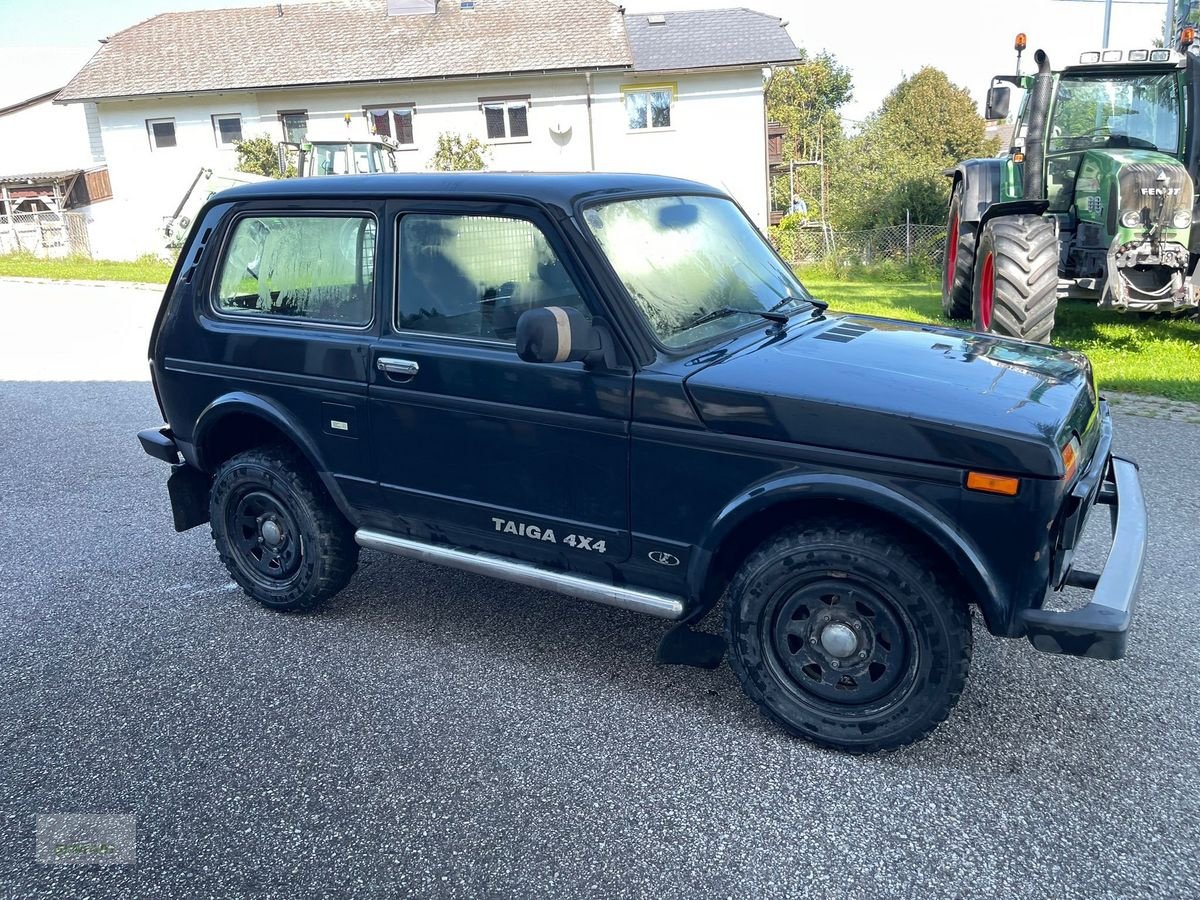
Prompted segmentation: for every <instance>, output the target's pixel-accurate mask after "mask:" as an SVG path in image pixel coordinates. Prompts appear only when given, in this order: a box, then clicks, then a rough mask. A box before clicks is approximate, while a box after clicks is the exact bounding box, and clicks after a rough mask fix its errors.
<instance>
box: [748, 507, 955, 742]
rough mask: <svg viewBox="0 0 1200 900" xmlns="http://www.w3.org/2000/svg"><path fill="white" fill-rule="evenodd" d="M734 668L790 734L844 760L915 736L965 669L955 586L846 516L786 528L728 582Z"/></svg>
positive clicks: (934, 718) (935, 716)
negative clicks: (839, 753)
mask: <svg viewBox="0 0 1200 900" xmlns="http://www.w3.org/2000/svg"><path fill="white" fill-rule="evenodd" d="M725 628H726V639H727V640H728V642H729V651H730V652H729V661H730V666H731V667H732V668H733V671H734V673H735V674H736V675H737V677H738V679H739V680H740V681H741V683H742V687H743V688H744V689H745V691H746V693H747V694H748V695H749V696H750V698H751V699H752V700H754V701H755V702H756V703H757V704H758V706H759V708H760V709H761V710H762V711H763V713H764V714H765V715H766V716H767V717H768V718H769V719H771V720H772V721H774V722H776V723H777V724H779V725H780V726H781V727H783V728H784V729H785V730H787V731H789V732H790V733H792V734H794V735H796V736H798V737H802V738H806V739H807V740H810V741H812V742H814V743H816V744H820V745H821V746H824V747H832V748H835V749H838V750H846V751H849V752H851V753H873V752H877V751H881V750H892V749H895V748H898V747H902V746H904V745H906V744H911V743H913V742H915V741H918V740H921V739H922V738H924V737H925V736H927V735H928V734H929V733H930V732H931V731H933V729H934V728H936V727H937V725H938V724H939V723H941V722H942V721H944V720H945V719H946V717H947V716H948V715H949V714H950V710H951V709H952V708H953V706H954V704H955V703H957V702H958V698H959V696H960V695H961V693H962V690H963V686H964V685H965V684H966V679H967V670H968V668H969V666H970V662H971V619H970V615H969V613H968V611H967V607H966V605H965V604H964V602H963V599H962V591H961V589H959V588H958V584H957V580H956V579H955V578H954V577H953V575H952V574H949V573H947V572H946V571H945V567H944V565H943V564H942V563H941V561H940V560H938V559H937V558H935V557H934V556H932V555H931V554H930V553H928V552H926V551H924V550H922V549H921V548H920V547H918V546H917V545H915V544H911V543H909V542H908V541H907V540H906V539H905V538H904V536H903V535H900V534H897V533H894V532H892V531H889V530H886V529H882V528H878V527H875V526H871V525H866V524H863V523H861V522H859V521H857V520H853V519H842V520H837V521H830V522H822V523H814V524H811V525H806V526H803V527H801V528H796V529H791V530H788V531H784V532H781V533H779V534H777V535H775V536H774V537H772V538H771V539H769V540H768V541H766V542H765V543H764V544H763V545H762V546H761V547H759V548H758V549H757V550H756V551H755V552H754V553H753V554H751V556H750V557H749V558H748V559H747V560H746V562H745V563H744V564H743V565H742V567H741V569H740V570H739V571H738V573H737V575H736V576H735V578H734V580H733V583H732V584H731V585H730V588H729V593H728V598H727V606H726V618H725Z"/></svg>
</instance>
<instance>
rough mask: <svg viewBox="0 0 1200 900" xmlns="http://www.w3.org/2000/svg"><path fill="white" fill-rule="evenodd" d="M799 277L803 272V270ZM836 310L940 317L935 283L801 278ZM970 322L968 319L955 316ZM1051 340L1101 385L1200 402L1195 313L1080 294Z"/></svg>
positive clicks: (1063, 306) (1063, 311)
mask: <svg viewBox="0 0 1200 900" xmlns="http://www.w3.org/2000/svg"><path fill="white" fill-rule="evenodd" d="M801 278H802V279H803V272H801ZM804 283H805V285H806V286H807V287H808V288H809V289H810V290H811V291H812V292H813V293H814V294H815V295H816V296H818V297H820V298H821V299H822V300H827V301H829V304H830V305H831V306H832V308H833V309H835V310H837V311H840V312H854V313H864V314H866V315H872V316H890V317H892V318H897V319H911V320H914V321H917V322H936V323H942V324H945V322H946V320H945V319H943V318H942V306H941V294H940V292H939V290H938V288H937V286H936V285H933V284H889V283H876V282H861V281H860V282H853V281H851V282H846V281H824V280H816V279H812V280H809V279H804ZM955 324H957V325H961V326H964V327H967V328H969V327H970V323H969V322H958V323H955ZM1052 340H1053V343H1055V344H1057V345H1060V346H1063V347H1070V348H1071V349H1072V350H1082V351H1083V352H1084V353H1086V354H1087V355H1088V356H1089V357H1090V358H1091V360H1092V364H1093V365H1094V366H1095V368H1096V378H1097V380H1098V381H1099V382H1100V386H1101V388H1102V389H1104V390H1111V391H1128V392H1129V393H1134V394H1154V395H1157V396H1160V397H1170V398H1171V399H1172V400H1192V401H1200V320H1195V319H1191V320H1184V319H1161V318H1154V319H1143V318H1141V317H1140V316H1137V315H1130V314H1122V313H1117V312H1112V311H1106V310H1099V309H1097V308H1096V306H1095V304H1092V303H1088V302H1086V301H1083V300H1064V301H1062V302H1061V303H1060V304H1059V307H1058V313H1057V316H1056V322H1055V326H1054V337H1053V339H1052Z"/></svg>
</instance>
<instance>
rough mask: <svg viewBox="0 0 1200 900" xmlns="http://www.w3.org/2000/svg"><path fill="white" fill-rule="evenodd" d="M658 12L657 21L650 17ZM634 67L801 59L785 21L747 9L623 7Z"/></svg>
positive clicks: (650, 69)
mask: <svg viewBox="0 0 1200 900" xmlns="http://www.w3.org/2000/svg"><path fill="white" fill-rule="evenodd" d="M653 18H662V19H665V20H666V22H665V23H664V24H661V25H653V24H651V19H653ZM625 29H626V31H627V32H628V34H629V46H630V49H631V50H632V51H633V67H634V68H635V69H637V70H638V71H641V72H653V71H666V70H673V69H707V68H718V67H722V66H742V65H759V64H763V63H794V62H799V61H800V59H801V55H800V50H799V49H798V48H797V47H796V45H795V43H794V42H793V41H792V38H791V36H790V35H789V34H788V33H787V29H786V28H784V27H783V22H782V20H780V19H777V18H775V17H774V16H768V15H766V14H764V13H760V12H755V11H754V10H750V9H743V8H737V9H712V10H694V11H686V12H665V13H636V14H635V13H626V15H625Z"/></svg>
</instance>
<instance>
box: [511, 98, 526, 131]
mask: <svg viewBox="0 0 1200 900" xmlns="http://www.w3.org/2000/svg"><path fill="white" fill-rule="evenodd" d="M508 136H509V137H529V107H528V106H527V105H525V104H524V103H521V104H514V105H512V106H510V107H509V108H508Z"/></svg>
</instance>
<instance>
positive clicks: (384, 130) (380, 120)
mask: <svg viewBox="0 0 1200 900" xmlns="http://www.w3.org/2000/svg"><path fill="white" fill-rule="evenodd" d="M368 115H369V116H370V117H371V127H372V128H374V129H375V133H376V134H382V135H383V136H384V137H391V136H392V127H391V123H390V122H388V113H387V110H386V109H372V110H370V111H369V112H368Z"/></svg>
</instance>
